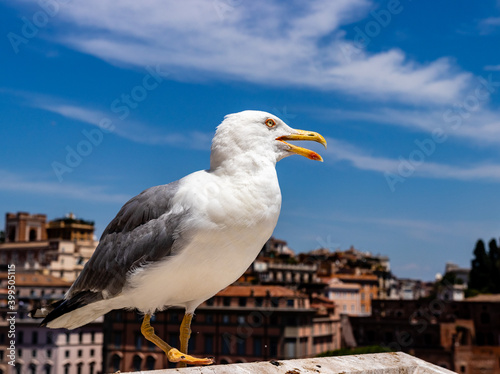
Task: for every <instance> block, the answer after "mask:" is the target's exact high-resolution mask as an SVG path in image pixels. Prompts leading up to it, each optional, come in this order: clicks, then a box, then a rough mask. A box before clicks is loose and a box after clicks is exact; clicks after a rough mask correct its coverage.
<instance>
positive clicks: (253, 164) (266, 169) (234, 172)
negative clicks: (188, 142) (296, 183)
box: [210, 152, 276, 179]
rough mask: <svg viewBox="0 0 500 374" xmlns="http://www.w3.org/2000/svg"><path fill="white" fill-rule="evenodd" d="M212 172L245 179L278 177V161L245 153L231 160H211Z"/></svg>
mask: <svg viewBox="0 0 500 374" xmlns="http://www.w3.org/2000/svg"><path fill="white" fill-rule="evenodd" d="M210 161H211V162H210V172H212V173H214V174H215V175H218V176H227V177H234V178H239V177H243V178H245V179H248V178H252V177H265V176H269V175H270V174H272V175H276V161H275V160H273V159H272V158H271V157H266V156H265V155H260V154H254V153H250V152H248V153H245V154H241V155H238V156H235V157H231V158H224V159H216V158H214V157H212V158H211V160H210Z"/></svg>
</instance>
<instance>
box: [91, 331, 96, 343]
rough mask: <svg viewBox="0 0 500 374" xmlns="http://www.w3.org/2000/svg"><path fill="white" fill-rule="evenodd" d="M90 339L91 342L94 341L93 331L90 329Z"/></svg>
mask: <svg viewBox="0 0 500 374" xmlns="http://www.w3.org/2000/svg"><path fill="white" fill-rule="evenodd" d="M90 341H91V342H92V343H95V331H92V332H91V333H90Z"/></svg>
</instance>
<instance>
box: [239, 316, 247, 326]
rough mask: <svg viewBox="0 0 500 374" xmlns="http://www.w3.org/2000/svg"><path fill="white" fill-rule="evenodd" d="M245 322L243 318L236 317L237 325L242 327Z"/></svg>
mask: <svg viewBox="0 0 500 374" xmlns="http://www.w3.org/2000/svg"><path fill="white" fill-rule="evenodd" d="M245 322H246V318H245V316H238V325H244V324H245Z"/></svg>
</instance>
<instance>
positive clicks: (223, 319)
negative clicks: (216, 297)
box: [222, 314, 229, 325]
mask: <svg viewBox="0 0 500 374" xmlns="http://www.w3.org/2000/svg"><path fill="white" fill-rule="evenodd" d="M222 323H223V324H224V325H227V324H228V323H229V316H228V315H227V314H224V315H223V316H222Z"/></svg>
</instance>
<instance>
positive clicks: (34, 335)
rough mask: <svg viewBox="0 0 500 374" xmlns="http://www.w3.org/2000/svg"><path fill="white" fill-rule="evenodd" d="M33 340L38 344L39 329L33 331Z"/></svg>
mask: <svg viewBox="0 0 500 374" xmlns="http://www.w3.org/2000/svg"><path fill="white" fill-rule="evenodd" d="M31 342H32V343H33V344H38V331H33V333H32V334H31Z"/></svg>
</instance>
